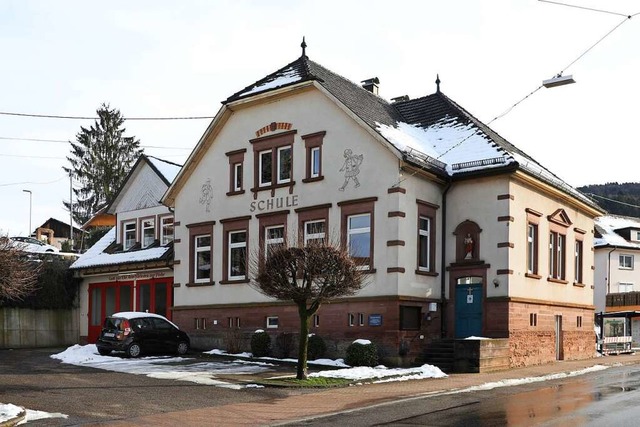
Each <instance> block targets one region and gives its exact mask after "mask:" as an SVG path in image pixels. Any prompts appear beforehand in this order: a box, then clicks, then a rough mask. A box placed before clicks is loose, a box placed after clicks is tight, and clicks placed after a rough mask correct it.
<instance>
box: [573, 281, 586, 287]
mask: <svg viewBox="0 0 640 427" xmlns="http://www.w3.org/2000/svg"><path fill="white" fill-rule="evenodd" d="M573 286H575V287H576V288H584V287H585V286H586V285H585V284H584V283H577V282H574V283H573Z"/></svg>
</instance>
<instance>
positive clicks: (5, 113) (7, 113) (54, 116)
mask: <svg viewBox="0 0 640 427" xmlns="http://www.w3.org/2000/svg"><path fill="white" fill-rule="evenodd" d="M0 115H2V116H17V117H31V118H40V119H65V120H98V119H99V117H89V116H62V115H57V114H31V113H14V112H10V111H0ZM214 117H215V116H186V117H123V119H124V120H141V121H142V120H147V121H151V120H204V119H213V118H214Z"/></svg>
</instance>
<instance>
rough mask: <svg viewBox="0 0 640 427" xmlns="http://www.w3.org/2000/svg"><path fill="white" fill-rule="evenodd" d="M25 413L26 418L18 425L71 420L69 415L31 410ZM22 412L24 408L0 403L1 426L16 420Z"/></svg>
mask: <svg viewBox="0 0 640 427" xmlns="http://www.w3.org/2000/svg"><path fill="white" fill-rule="evenodd" d="M25 411H26V413H27V414H26V417H25V418H24V420H23V421H21V422H19V423H18V424H17V425H21V424H25V423H27V422H29V421H35V420H42V419H45V418H69V416H68V415H65V414H60V413H51V412H43V411H34V410H31V409H26V410H25ZM21 412H22V408H21V407H20V406H16V405H12V404H10V403H0V424H2V423H5V422H7V421H9V420H12V419H14V418H15V417H17V416H18V415H20V413H21Z"/></svg>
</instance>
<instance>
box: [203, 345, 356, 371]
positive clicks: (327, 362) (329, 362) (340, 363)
mask: <svg viewBox="0 0 640 427" xmlns="http://www.w3.org/2000/svg"><path fill="white" fill-rule="evenodd" d="M203 353H204V354H213V355H218V356H232V357H238V358H240V359H242V358H246V359H249V358H252V359H254V360H255V359H259V360H274V361H275V360H277V361H279V362H291V363H298V359H291V358H287V359H278V358H276V357H268V356H265V357H253V356H252V354H251V353H227V352H226V351H224V350H218V349H213V350H209V351H205V352H203ZM234 362H238V363H239V362H241V360H235V361H234ZM245 363H260V362H246V361H245ZM307 364H308V365H319V366H333V367H335V368H348V367H349V365H346V364H345V363H344V359H335V360H333V359H315V360H308V361H307ZM271 366H273V365H271Z"/></svg>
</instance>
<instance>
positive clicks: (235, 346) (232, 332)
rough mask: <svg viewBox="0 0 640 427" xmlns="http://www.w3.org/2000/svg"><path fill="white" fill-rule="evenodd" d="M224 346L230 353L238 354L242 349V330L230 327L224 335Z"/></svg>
mask: <svg viewBox="0 0 640 427" xmlns="http://www.w3.org/2000/svg"><path fill="white" fill-rule="evenodd" d="M223 342H224V348H225V349H226V350H227V353H229V354H237V353H240V352H241V351H242V331H240V329H235V328H234V329H228V330H227V331H226V332H225V333H224V337H223Z"/></svg>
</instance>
